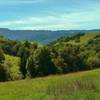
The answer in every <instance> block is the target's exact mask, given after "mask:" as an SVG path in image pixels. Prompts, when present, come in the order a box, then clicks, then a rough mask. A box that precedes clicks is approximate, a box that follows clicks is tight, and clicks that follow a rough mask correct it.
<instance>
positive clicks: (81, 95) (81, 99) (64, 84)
mask: <svg viewBox="0 0 100 100" xmlns="http://www.w3.org/2000/svg"><path fill="white" fill-rule="evenodd" d="M99 99H100V69H97V70H93V71H86V72H79V73H73V74H69V75H62V76H53V77H52V76H50V77H46V78H37V79H33V80H28V79H27V80H22V81H15V82H6V83H0V100H99Z"/></svg>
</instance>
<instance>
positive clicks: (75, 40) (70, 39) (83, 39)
mask: <svg viewBox="0 0 100 100" xmlns="http://www.w3.org/2000/svg"><path fill="white" fill-rule="evenodd" d="M96 36H100V32H95V33H94V32H92V33H86V34H82V35H80V34H77V35H73V36H64V37H62V38H59V39H58V40H57V41H55V42H54V43H55V45H57V44H59V43H64V44H73V45H81V44H85V43H87V42H88V41H90V40H94V39H95V37H96Z"/></svg>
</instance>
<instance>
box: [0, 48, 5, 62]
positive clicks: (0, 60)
mask: <svg viewBox="0 0 100 100" xmlns="http://www.w3.org/2000/svg"><path fill="white" fill-rule="evenodd" d="M4 60H5V56H4V52H3V50H2V49H0V63H2V62H3V61H4Z"/></svg>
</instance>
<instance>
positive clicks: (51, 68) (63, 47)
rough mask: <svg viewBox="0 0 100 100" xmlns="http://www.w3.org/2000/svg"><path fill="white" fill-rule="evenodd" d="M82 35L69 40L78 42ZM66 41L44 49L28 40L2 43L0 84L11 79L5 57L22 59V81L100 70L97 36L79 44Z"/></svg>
mask: <svg viewBox="0 0 100 100" xmlns="http://www.w3.org/2000/svg"><path fill="white" fill-rule="evenodd" d="M83 35H84V34H81V35H79V36H78V35H76V36H72V37H70V39H71V40H74V39H75V41H76V39H78V41H79V38H80V37H81V36H83ZM67 38H68V39H67ZM67 38H66V39H65V38H64V41H62V40H59V41H57V42H55V43H53V44H52V43H51V44H49V45H45V46H43V45H39V44H37V43H30V42H28V41H26V42H18V41H10V40H8V41H5V42H3V43H2V44H1V49H0V81H6V80H10V79H11V78H10V73H9V68H8V67H7V65H5V64H4V60H5V55H4V54H9V55H13V56H17V57H20V59H21V61H20V66H19V68H20V72H21V74H22V77H21V78H23V79H25V78H27V77H30V78H34V77H39V76H48V75H53V74H65V73H70V72H76V71H82V70H90V69H95V68H99V67H100V37H99V36H97V35H96V36H95V37H94V39H92V40H89V41H87V42H85V43H84V44H80V45H73V44H68V43H67V41H68V40H69V37H67ZM65 42H66V43H65ZM76 42H77V41H76Z"/></svg>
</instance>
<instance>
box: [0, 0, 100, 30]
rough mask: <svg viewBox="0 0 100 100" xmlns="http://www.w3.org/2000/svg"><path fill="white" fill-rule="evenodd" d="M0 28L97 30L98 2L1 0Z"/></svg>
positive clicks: (99, 14) (88, 0)
mask: <svg viewBox="0 0 100 100" xmlns="http://www.w3.org/2000/svg"><path fill="white" fill-rule="evenodd" d="M0 28H9V29H13V30H72V29H73V30H74V29H80V30H81V29H100V0H0Z"/></svg>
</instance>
